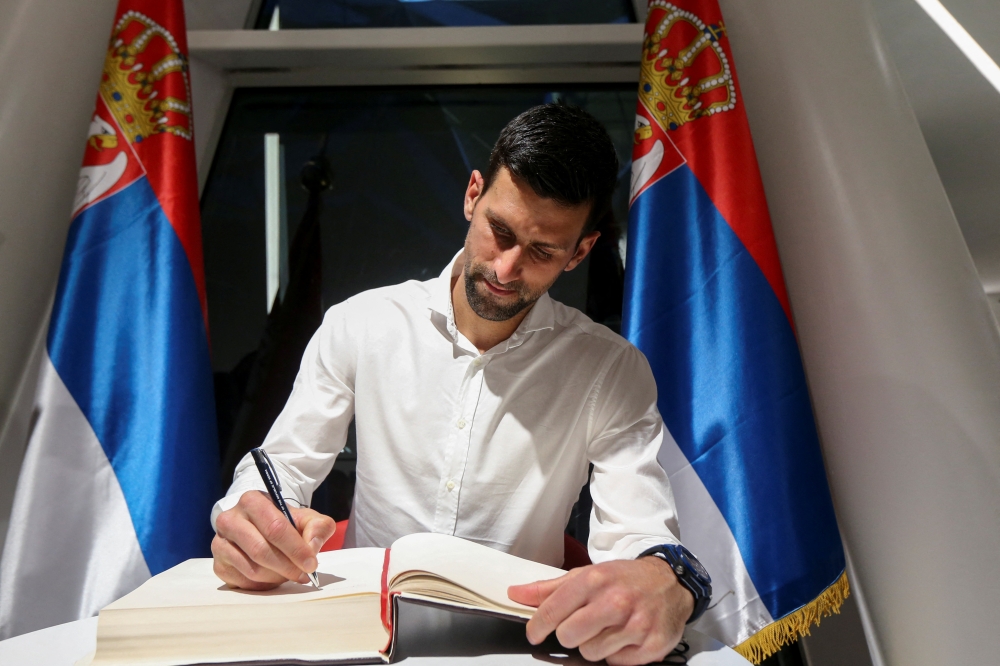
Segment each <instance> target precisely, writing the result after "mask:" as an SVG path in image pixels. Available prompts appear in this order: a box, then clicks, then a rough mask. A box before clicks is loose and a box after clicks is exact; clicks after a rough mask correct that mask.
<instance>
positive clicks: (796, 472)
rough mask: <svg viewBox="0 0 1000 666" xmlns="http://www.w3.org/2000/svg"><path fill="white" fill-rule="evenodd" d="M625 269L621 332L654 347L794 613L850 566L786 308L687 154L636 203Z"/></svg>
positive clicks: (774, 599)
mask: <svg viewBox="0 0 1000 666" xmlns="http://www.w3.org/2000/svg"><path fill="white" fill-rule="evenodd" d="M626 273H627V275H626V281H627V284H626V294H631V298H629V299H626V302H625V313H624V322H623V328H624V332H625V335H626V337H628V338H629V339H630V340H631V341H632V342H633V343H634V344H635V345H636V346H637V347H639V349H641V350H642V351H643V353H645V354H646V357H647V358H648V359H649V362H650V365H651V366H652V368H653V373H654V374H655V376H656V380H657V386H658V389H659V408H660V412H661V413H662V415H663V419H664V422H665V424H666V425H667V427H668V428H669V429H670V433H671V434H672V435H673V436H674V439H675V440H676V441H677V444H678V446H679V447H680V449H681V450H682V451H683V452H684V455H685V456H687V458H688V460H689V461H690V462H691V464H692V466H693V467H694V469H695V471H696V472H697V473H698V476H699V477H700V478H701V480H702V482H703V483H704V484H705V487H706V488H707V489H708V492H709V494H710V495H711V496H712V499H713V500H714V501H715V503H716V505H717V506H718V507H719V510H720V511H721V512H722V515H723V516H724V517H725V519H726V522H727V523H728V524H729V527H730V529H731V530H732V532H733V535H734V537H735V538H736V542H737V544H738V545H739V548H740V553H741V554H742V556H743V560H744V563H745V565H746V567H747V571H748V573H749V574H750V578H751V580H753V583H754V585H755V586H756V588H757V592H758V593H759V594H760V596H761V600H762V601H763V603H764V605H765V607H766V608H767V609H768V611H769V612H770V613H771V615H772V617H774V618H775V619H777V618H780V617H783V616H785V615H787V614H788V613H790V612H792V611H794V610H796V609H797V608H799V607H801V606H802V605H804V604H806V603H808V602H810V601H812V600H813V599H814V598H815V597H816V595H817V593H818V591H820V590H822V589H824V588H826V587H827V586H828V585H830V584H831V583H833V582H834V581H836V580H837V578H838V577H839V576H840V574H841V573H842V572H843V570H844V557H843V551H842V549H841V545H840V536H839V532H838V531H837V523H836V519H835V517H834V513H833V506H832V503H831V501H830V498H829V495H828V493H827V492H826V487H827V486H826V475H825V471H824V468H823V462H822V459H821V458H820V453H819V444H818V440H817V434H816V426H815V422H814V421H813V416H812V409H811V405H810V402H809V394H808V392H807V390H806V382H805V375H804V373H803V369H802V363H801V360H800V357H799V350H798V345H797V343H796V340H795V336H794V334H793V332H792V328H791V326H790V324H789V322H788V318H787V317H786V315H785V313H784V311H783V309H782V307H781V305H780V303H779V302H778V299H777V297H776V296H775V294H774V291H773V290H772V289H771V287H770V285H769V284H768V283H767V280H766V279H765V277H764V274H763V273H762V272H761V270H760V267H759V266H758V265H757V264H756V262H755V261H754V259H753V257H751V256H750V254H749V252H747V250H746V248H745V247H744V246H743V244H742V242H741V241H740V240H739V238H737V236H736V234H735V233H733V230H732V228H731V227H730V226H729V225H728V224H727V223H726V221H725V219H723V217H722V215H721V214H720V213H719V211H718V209H717V208H716V207H715V205H714V204H713V203H712V201H711V199H710V198H709V197H708V194H707V193H706V192H705V190H704V189H703V188H702V186H701V183H699V182H698V180H697V178H696V177H695V176H694V174H693V173H692V171H691V170H690V168H688V167H687V166H683V167H681V168H679V169H677V170H676V171H674V172H673V173H672V174H670V175H669V176H667V177H666V178H663V179H662V180H660V181H659V182H657V183H656V184H654V185H653V186H652V187H650V188H649V189H647V190H646V191H645V192H644V193H643V194H642V195H641V196H640V197H639V198H638V199H637V200H636V201H635V202H634V203H633V205H632V208H631V210H630V213H629V234H628V265H627V269H626ZM682 528H683V526H682Z"/></svg>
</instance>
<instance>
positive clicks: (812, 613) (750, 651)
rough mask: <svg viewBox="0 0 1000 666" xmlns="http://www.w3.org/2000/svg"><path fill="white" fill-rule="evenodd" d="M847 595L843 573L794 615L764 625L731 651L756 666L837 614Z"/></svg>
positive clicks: (848, 590) (849, 588) (790, 614)
mask: <svg viewBox="0 0 1000 666" xmlns="http://www.w3.org/2000/svg"><path fill="white" fill-rule="evenodd" d="M850 593H851V586H850V584H849V583H848V582H847V572H846V571H845V572H844V573H842V574H840V578H838V579H837V580H836V581H834V583H833V584H832V585H830V587H828V588H826V589H825V590H823V592H822V593H821V594H820V595H819V596H818V597H816V598H815V599H813V600H812V601H810V602H809V603H807V604H806V605H805V606H803V607H802V608H800V609H798V610H797V611H795V612H794V613H789V614H788V615H786V616H785V617H783V618H781V619H780V620H778V621H776V622H772V623H771V624H769V625H767V626H766V627H764V628H763V629H761V630H760V631H758V632H757V633H756V634H754V635H753V636H751V637H750V638H748V639H746V640H745V641H743V642H742V643H740V644H739V645H737V646H736V647H734V648H733V649H734V650H736V651H737V652H739V653H740V654H741V655H743V658H744V659H746V660H747V661H751V662H753V663H755V664H759V663H760V662H762V661H764V660H765V659H767V658H768V657H770V656H771V655H772V654H774V653H775V652H777V651H778V650H780V649H781V647H782V646H783V645H788V644H790V643H794V642H795V641H797V640H799V638H800V637H802V636H808V635H809V629H810V627H812V626H813V625H814V624H815V625H817V626H819V622H820V620H822V619H823V618H824V617H830V616H831V615H833V614H834V613H837V614H839V613H840V606H841V604H843V603H844V600H845V599H847V596H848V595H849V594H850Z"/></svg>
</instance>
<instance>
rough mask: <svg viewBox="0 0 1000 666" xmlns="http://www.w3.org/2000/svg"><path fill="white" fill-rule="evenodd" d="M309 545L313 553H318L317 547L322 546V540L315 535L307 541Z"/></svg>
mask: <svg viewBox="0 0 1000 666" xmlns="http://www.w3.org/2000/svg"><path fill="white" fill-rule="evenodd" d="M309 545H310V546H312V549H313V552H314V553H318V552H319V549H320V548H322V547H323V540H322V539H320V538H319V537H316V538H315V539H313V540H312V541H310V542H309Z"/></svg>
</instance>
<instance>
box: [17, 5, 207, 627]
mask: <svg viewBox="0 0 1000 666" xmlns="http://www.w3.org/2000/svg"><path fill="white" fill-rule="evenodd" d="M186 54H187V43H186V33H185V29H184V14H183V7H182V0H169V1H168V0H121V2H120V3H119V5H118V11H117V14H116V16H115V20H114V25H113V27H112V31H111V41H110V43H109V46H108V51H107V57H106V60H105V63H104V72H103V74H102V76H101V82H100V88H99V91H98V95H97V106H96V108H95V110H94V113H93V115H92V118H91V122H90V131H89V136H88V137H87V141H86V148H85V151H86V152H85V154H84V159H83V168H82V169H81V170H80V178H79V184H78V188H77V193H76V200H75V203H74V204H73V211H72V216H71V219H72V222H71V224H70V228H69V234H68V238H67V240H66V247H65V251H64V254H63V261H62V268H61V271H60V275H59V282H58V287H57V290H56V295H55V302H54V305H53V307H52V313H51V317H50V322H49V328H48V337H47V344H46V353H45V357H44V359H43V361H42V367H41V372H40V378H39V384H38V389H37V394H36V399H35V407H34V409H35V416H34V420H33V425H32V430H31V434H30V438H29V440H28V445H27V449H26V452H25V459H24V463H23V466H22V468H21V475H20V478H19V480H18V485H17V491H16V494H15V499H14V508H13V513H12V516H11V522H10V526H9V529H8V533H7V540H6V543H5V547H4V552H3V560H2V563H0V638H7V637H10V636H14V635H17V634H22V633H25V632H28V631H33V630H35V629H41V628H43V627H47V626H50V625H54V624H59V623H62V622H68V621H71V620H76V619H78V618H83V617H89V616H91V615H93V614H95V613H96V612H97V611H98V610H99V609H100V608H101V607H103V606H105V605H106V604H108V603H110V602H111V601H113V600H115V599H116V598H118V597H120V596H121V595H123V594H125V593H127V592H129V591H130V590H132V589H134V588H135V587H136V586H138V585H139V584H140V583H142V582H143V581H144V580H146V579H147V578H149V576H150V575H152V574H157V573H159V572H161V571H163V570H165V569H167V568H169V567H171V566H173V565H175V564H177V563H179V562H181V561H183V560H185V559H187V558H190V557H195V556H206V555H208V554H209V549H210V543H211V538H212V529H211V526H210V524H209V512H210V510H211V507H212V503H213V502H214V501H215V499H216V497H217V495H218V490H219V463H218V444H217V436H216V429H215V408H214V399H213V392H212V376H211V368H210V364H209V351H208V336H207V329H206V319H205V314H206V309H205V277H204V268H203V263H202V250H201V229H200V222H199V215H198V185H197V179H196V175H195V159H194V148H193V144H192V140H191V139H192V136H191V130H192V123H191V87H190V82H189V80H188V61H187V55H186Z"/></svg>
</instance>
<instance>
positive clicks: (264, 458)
mask: <svg viewBox="0 0 1000 666" xmlns="http://www.w3.org/2000/svg"><path fill="white" fill-rule="evenodd" d="M250 453H251V454H252V455H253V458H254V460H255V461H257V462H262V463H263V464H264V468H265V469H266V470H267V475H268V476H269V477H271V481H272V482H273V483H274V488H275V490H277V491H278V492H279V493H280V492H281V479H279V478H278V471H277V470H276V469H275V468H274V463H273V462H271V456H269V455H267V451H265V450H264V449H262V448H259V447H258V448H256V449H253V450H251V451H250Z"/></svg>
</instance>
